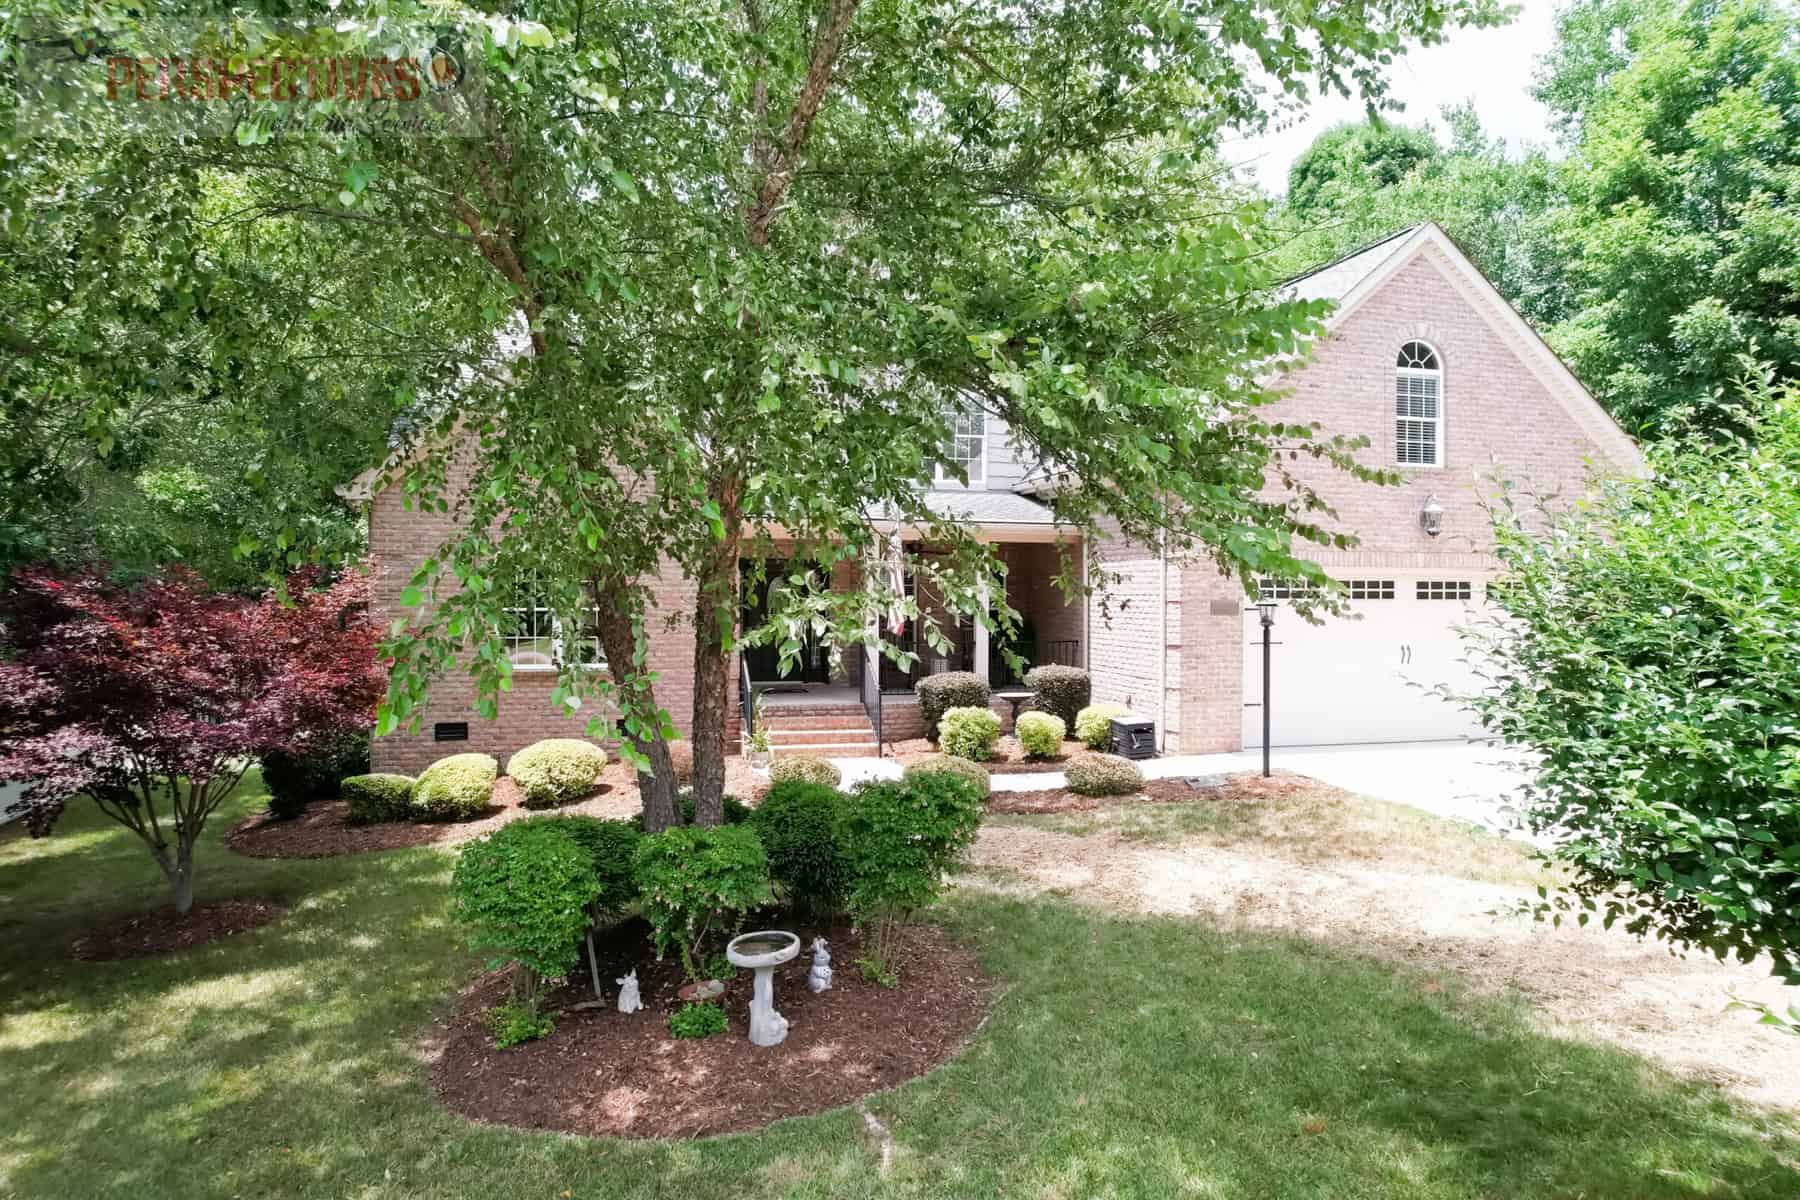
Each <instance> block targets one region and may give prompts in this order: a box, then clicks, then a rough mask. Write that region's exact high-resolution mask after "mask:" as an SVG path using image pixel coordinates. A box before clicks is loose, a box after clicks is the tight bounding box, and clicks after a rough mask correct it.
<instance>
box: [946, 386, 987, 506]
mask: <svg viewBox="0 0 1800 1200" xmlns="http://www.w3.org/2000/svg"><path fill="white" fill-rule="evenodd" d="M946 415H947V417H948V419H949V422H950V441H949V444H948V445H946V446H945V447H944V457H945V458H947V459H949V460H950V461H951V462H953V463H957V464H958V465H960V466H961V467H962V469H963V470H964V471H965V472H966V473H967V474H968V477H969V486H970V487H976V486H978V485H980V484H981V483H983V482H985V481H986V479H987V413H986V412H985V411H983V409H982V407H981V406H980V405H979V404H976V403H974V402H973V401H964V402H963V403H962V404H960V405H958V406H957V407H955V408H953V409H951V410H950V412H949V413H948V414H946ZM956 481H957V480H956V476H955V475H954V474H953V473H952V472H951V471H950V468H949V467H948V466H946V465H939V467H938V482H940V483H955V482H956Z"/></svg>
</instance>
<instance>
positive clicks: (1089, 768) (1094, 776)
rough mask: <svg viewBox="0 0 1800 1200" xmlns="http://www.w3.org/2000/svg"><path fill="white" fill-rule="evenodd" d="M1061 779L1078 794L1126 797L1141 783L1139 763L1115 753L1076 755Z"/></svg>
mask: <svg viewBox="0 0 1800 1200" xmlns="http://www.w3.org/2000/svg"><path fill="white" fill-rule="evenodd" d="M1063 778H1064V779H1066V780H1067V781H1068V788H1069V790H1070V791H1071V792H1074V793H1075V794H1076V795H1077V796H1129V795H1130V794H1131V793H1133V792H1135V791H1138V790H1140V789H1141V788H1142V787H1143V786H1144V773H1143V772H1142V771H1140V770H1138V765H1137V764H1136V763H1134V762H1132V761H1131V760H1130V759H1129V758H1120V757H1119V756H1118V755H1116V754H1090V753H1083V754H1077V755H1076V756H1075V757H1074V758H1071V759H1070V760H1069V765H1068V768H1067V769H1066V770H1064V771H1063Z"/></svg>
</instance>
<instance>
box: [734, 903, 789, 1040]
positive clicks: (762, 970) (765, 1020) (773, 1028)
mask: <svg viewBox="0 0 1800 1200" xmlns="http://www.w3.org/2000/svg"><path fill="white" fill-rule="evenodd" d="M799 953H800V938H799V937H798V936H797V935H795V934H792V933H788V932H787V931H786V930H783V929H762V930H758V931H757V932H755V933H742V934H739V935H738V936H737V937H734V938H732V939H731V941H730V943H729V944H728V945H726V947H725V957H726V958H727V959H729V960H730V961H731V965H732V966H734V967H743V968H744V969H745V970H748V971H755V972H756V982H755V984H754V986H753V989H752V991H751V993H750V1041H751V1043H752V1044H753V1045H757V1046H779V1045H780V1044H781V1043H782V1042H783V1041H785V1040H786V1039H787V1031H788V1023H787V1018H786V1017H784V1016H782V1015H781V1014H780V1013H778V1012H776V1011H775V968H776V967H779V966H780V965H781V964H782V963H784V962H788V961H789V960H791V959H792V958H793V957H794V956H795V955H796V954H799Z"/></svg>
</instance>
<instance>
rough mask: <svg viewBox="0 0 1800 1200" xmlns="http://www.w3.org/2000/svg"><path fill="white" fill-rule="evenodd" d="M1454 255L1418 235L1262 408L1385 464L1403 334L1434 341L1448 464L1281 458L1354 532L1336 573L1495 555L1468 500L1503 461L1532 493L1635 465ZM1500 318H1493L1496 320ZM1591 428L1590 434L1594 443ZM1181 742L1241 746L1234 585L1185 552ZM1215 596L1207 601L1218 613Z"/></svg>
mask: <svg viewBox="0 0 1800 1200" xmlns="http://www.w3.org/2000/svg"><path fill="white" fill-rule="evenodd" d="M1456 272H1457V267H1456V265H1455V264H1454V263H1453V262H1452V261H1451V260H1450V259H1448V258H1447V257H1446V256H1445V255H1444V253H1443V252H1442V251H1440V250H1439V249H1438V248H1437V247H1435V246H1429V245H1428V246H1426V247H1425V248H1424V250H1423V251H1422V252H1421V253H1420V254H1419V255H1418V256H1417V257H1415V258H1414V259H1412V261H1410V262H1408V263H1407V264H1406V265H1404V266H1403V267H1401V268H1400V269H1399V270H1398V271H1397V272H1396V273H1395V274H1394V275H1393V276H1392V277H1391V278H1390V279H1389V280H1388V281H1387V282H1386V284H1385V285H1384V286H1382V287H1381V289H1380V290H1379V291H1377V292H1376V293H1375V294H1374V295H1372V296H1370V297H1369V298H1368V299H1367V300H1366V301H1364V303H1363V304H1362V305H1361V306H1360V307H1358V308H1357V309H1356V310H1355V311H1354V312H1352V313H1350V314H1349V315H1348V316H1347V317H1346V318H1345V319H1344V320H1343V321H1342V323H1341V324H1340V325H1338V327H1337V328H1336V329H1334V330H1333V332H1332V335H1331V336H1330V337H1329V338H1328V339H1327V340H1325V341H1324V342H1323V343H1321V344H1320V345H1319V346H1317V347H1316V348H1315V351H1314V354H1313V356H1312V359H1311V361H1310V362H1308V363H1307V364H1306V365H1305V366H1304V367H1302V368H1301V369H1300V370H1299V371H1297V372H1296V373H1295V374H1293V375H1292V376H1290V377H1289V379H1288V381H1287V384H1286V386H1287V389H1288V392H1289V394H1288V395H1287V396H1286V398H1284V399H1283V400H1282V401H1280V402H1279V403H1278V404H1276V405H1273V406H1271V407H1270V408H1269V409H1268V410H1267V411H1268V413H1269V415H1270V416H1271V417H1272V418H1279V419H1283V420H1288V421H1317V422H1319V423H1320V424H1321V425H1323V426H1324V427H1325V430H1326V431H1327V432H1330V433H1340V434H1345V435H1352V436H1354V435H1359V434H1360V435H1364V436H1367V437H1368V438H1369V440H1370V443H1371V444H1370V445H1369V447H1368V448H1366V449H1364V450H1362V451H1360V452H1359V454H1358V457H1359V459H1360V460H1361V461H1363V462H1366V463H1368V464H1370V465H1373V466H1390V465H1392V464H1393V463H1394V419H1393V418H1394V359H1395V355H1396V354H1397V353H1398V351H1399V348H1400V346H1401V344H1402V343H1404V342H1406V341H1409V340H1412V339H1415V338H1417V339H1420V340H1423V341H1426V342H1429V343H1430V344H1431V345H1432V346H1434V347H1435V348H1436V349H1437V352H1438V355H1439V358H1440V361H1441V363H1442V365H1443V370H1444V383H1443V396H1444V404H1443V412H1444V428H1443V446H1444V450H1443V455H1442V457H1443V460H1444V462H1443V465H1442V466H1440V467H1436V468H1409V469H1408V475H1407V478H1406V480H1405V482H1404V483H1402V484H1400V485H1399V486H1396V487H1378V486H1374V485H1371V484H1366V483H1360V482H1358V481H1356V480H1354V479H1352V478H1350V477H1349V476H1347V475H1345V474H1344V473H1342V472H1339V471H1336V470H1334V469H1331V468H1328V467H1324V466H1320V465H1316V464H1313V463H1311V462H1306V461H1302V462H1299V463H1295V464H1292V465H1293V466H1294V468H1295V470H1296V473H1297V474H1299V475H1301V476H1302V477H1303V478H1306V479H1308V480H1310V481H1311V482H1312V483H1313V484H1314V486H1315V487H1317V488H1318V490H1319V491H1320V492H1321V494H1323V495H1324V496H1325V497H1326V498H1327V499H1328V500H1329V501H1330V502H1331V504H1332V506H1333V507H1334V508H1335V509H1336V510H1337V514H1338V518H1339V521H1338V525H1339V527H1340V528H1343V529H1347V530H1349V531H1351V532H1354V533H1355V534H1357V536H1358V537H1359V538H1360V539H1361V544H1360V545H1359V546H1358V547H1356V548H1355V549H1352V550H1341V551H1332V550H1320V551H1317V552H1314V553H1312V554H1311V555H1310V557H1311V558H1312V559H1313V560H1314V561H1316V562H1318V563H1319V564H1320V565H1322V566H1324V567H1325V568H1326V569H1327V570H1329V571H1331V572H1332V573H1333V574H1334V575H1336V576H1338V577H1340V578H1346V577H1349V576H1351V575H1353V574H1355V573H1356V571H1357V570H1358V569H1360V568H1386V569H1390V570H1393V569H1412V570H1426V571H1432V570H1442V571H1444V572H1446V573H1452V574H1461V575H1465V576H1466V575H1467V574H1469V573H1471V572H1479V571H1485V570H1491V569H1492V568H1493V566H1494V565H1495V564H1494V560H1493V558H1492V555H1491V554H1490V550H1491V542H1490V539H1489V537H1488V533H1487V521H1486V518H1485V516H1484V514H1483V512H1482V508H1481V505H1480V503H1479V498H1480V496H1481V495H1482V494H1489V495H1491V494H1492V493H1493V491H1494V489H1493V487H1492V485H1491V484H1489V483H1488V482H1487V481H1488V480H1489V479H1490V478H1491V477H1492V476H1493V475H1494V474H1495V473H1499V474H1501V475H1503V476H1505V477H1508V478H1510V479H1512V480H1514V481H1516V482H1518V483H1520V484H1523V485H1526V486H1529V487H1531V488H1533V489H1535V490H1537V491H1539V492H1545V493H1557V494H1560V495H1561V496H1563V497H1565V498H1568V497H1573V496H1578V495H1579V494H1581V492H1582V491H1583V490H1584V489H1585V487H1586V483H1587V479H1588V475H1589V470H1590V462H1591V463H1592V466H1593V467H1594V468H1595V469H1597V470H1600V471H1609V470H1611V471H1619V470H1630V469H1633V467H1634V466H1635V459H1634V458H1633V457H1632V455H1631V451H1630V449H1629V447H1628V446H1627V445H1625V444H1624V443H1623V442H1621V441H1620V440H1619V439H1618V438H1617V437H1616V436H1610V430H1609V427H1608V426H1606V425H1605V424H1604V418H1601V419H1600V420H1599V421H1597V422H1596V421H1595V420H1593V419H1592V418H1589V420H1588V421H1585V422H1584V421H1578V420H1577V419H1576V418H1575V417H1574V416H1572V415H1571V413H1570V411H1569V409H1568V408H1567V407H1566V406H1565V404H1564V402H1563V401H1562V400H1561V399H1559V398H1558V396H1557V395H1556V394H1555V393H1554V392H1553V391H1552V390H1551V386H1550V384H1549V383H1547V382H1546V380H1545V379H1544V378H1543V377H1542V376H1541V375H1540V373H1539V372H1538V371H1534V370H1533V369H1532V368H1531V366H1529V365H1528V363H1529V362H1530V353H1529V347H1528V346H1527V345H1525V344H1524V343H1523V342H1521V341H1520V340H1519V339H1518V338H1517V335H1516V334H1514V333H1513V332H1511V331H1510V330H1508V327H1507V325H1506V323H1505V322H1504V321H1503V320H1502V319H1501V317H1502V315H1503V314H1502V310H1501V309H1500V308H1499V307H1498V306H1500V305H1503V304H1504V301H1502V300H1500V299H1499V298H1498V297H1484V296H1480V295H1471V294H1470V292H1469V291H1468V290H1467V288H1466V287H1459V286H1458V285H1457V283H1455V282H1453V280H1455V279H1456V277H1457V275H1456ZM1496 326H1499V328H1498V329H1497V328H1496ZM1596 431H1599V433H1600V435H1601V437H1600V440H1599V441H1597V440H1596V437H1595V433H1596ZM1431 495H1435V496H1436V497H1437V500H1438V503H1439V504H1441V505H1442V506H1443V508H1444V528H1443V533H1442V534H1440V535H1439V536H1438V537H1436V538H1432V537H1430V536H1428V535H1427V534H1426V533H1425V532H1424V530H1423V529H1422V528H1421V527H1420V525H1419V510H1420V509H1421V508H1422V507H1423V506H1424V504H1425V500H1426V497H1427V496H1431ZM1180 590H1181V595H1182V597H1183V601H1184V605H1183V610H1184V614H1185V615H1184V618H1183V622H1182V643H1183V644H1182V650H1183V656H1182V658H1183V667H1182V672H1181V681H1182V683H1181V686H1182V700H1183V714H1184V719H1185V721H1186V724H1187V728H1186V729H1185V730H1184V731H1183V736H1182V737H1181V739H1180V748H1181V749H1182V750H1183V751H1184V752H1189V753H1196V752H1206V751H1214V750H1234V749H1237V748H1238V747H1239V746H1240V745H1241V744H1242V733H1241V731H1242V717H1243V703H1244V696H1243V695H1242V691H1243V674H1242V672H1243V654H1244V652H1245V647H1244V640H1245V634H1244V627H1243V624H1244V623H1243V618H1242V616H1241V615H1239V613H1238V612H1237V611H1236V606H1237V605H1238V604H1240V603H1241V602H1243V601H1244V599H1245V597H1244V594H1243V590H1242V588H1241V587H1240V586H1239V585H1237V584H1236V583H1235V582H1233V581H1231V580H1227V579H1224V578H1221V577H1220V576H1219V575H1218V573H1217V570H1216V569H1215V568H1213V567H1211V566H1210V565H1207V564H1199V565H1194V566H1190V567H1189V568H1188V569H1187V570H1186V571H1185V572H1184V578H1183V581H1182V586H1181V589H1180ZM1215 609H1217V611H1215Z"/></svg>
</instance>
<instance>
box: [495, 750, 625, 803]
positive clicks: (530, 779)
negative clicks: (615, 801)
mask: <svg viewBox="0 0 1800 1200" xmlns="http://www.w3.org/2000/svg"><path fill="white" fill-rule="evenodd" d="M605 768H606V751H604V750H602V749H601V748H600V747H598V746H596V745H594V743H592V742H584V741H582V740H581V739H580V738H545V739H544V740H543V741H541V742H533V743H532V744H531V745H529V746H527V747H525V748H524V749H523V750H521V751H519V752H518V753H517V754H515V755H513V756H512V759H511V760H510V761H509V762H508V763H507V764H506V773H507V774H508V775H510V776H512V780H513V782H514V783H516V784H518V785H519V790H520V791H522V792H524V793H525V807H526V808H554V807H556V806H557V805H559V804H568V803H570V802H572V801H575V800H579V799H581V798H582V797H583V796H585V795H587V794H588V793H589V792H591V791H593V790H594V785H595V784H596V783H598V782H600V772H601V771H602V770H604V769H605Z"/></svg>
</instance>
